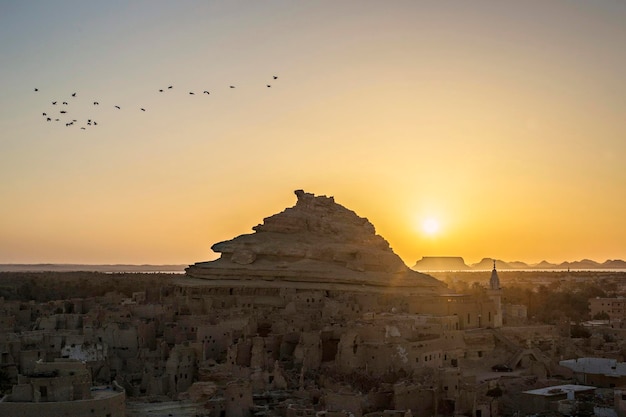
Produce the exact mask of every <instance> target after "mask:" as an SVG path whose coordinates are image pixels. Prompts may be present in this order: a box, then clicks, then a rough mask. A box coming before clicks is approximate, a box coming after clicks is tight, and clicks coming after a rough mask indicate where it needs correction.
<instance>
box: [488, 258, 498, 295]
mask: <svg viewBox="0 0 626 417" xmlns="http://www.w3.org/2000/svg"><path fill="white" fill-rule="evenodd" d="M489 289H490V290H499V289H500V278H499V277H498V271H496V260H495V259H494V260H493V271H491V279H490V280H489Z"/></svg>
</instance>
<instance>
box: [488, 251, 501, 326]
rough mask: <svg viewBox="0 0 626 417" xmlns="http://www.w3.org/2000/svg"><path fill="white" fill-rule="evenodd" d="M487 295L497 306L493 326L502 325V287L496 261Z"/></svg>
mask: <svg viewBox="0 0 626 417" xmlns="http://www.w3.org/2000/svg"><path fill="white" fill-rule="evenodd" d="M487 296H488V297H489V299H490V300H491V301H493V304H494V306H495V308H496V312H495V315H494V317H493V327H495V328H498V327H502V288H500V278H499V277H498V271H496V261H495V260H494V261H493V271H491V278H490V279H489V288H488V289H487Z"/></svg>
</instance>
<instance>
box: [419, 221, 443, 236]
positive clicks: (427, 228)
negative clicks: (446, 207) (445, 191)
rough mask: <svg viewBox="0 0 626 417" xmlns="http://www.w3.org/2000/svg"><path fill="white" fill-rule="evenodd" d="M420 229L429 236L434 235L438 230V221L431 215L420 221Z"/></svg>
mask: <svg viewBox="0 0 626 417" xmlns="http://www.w3.org/2000/svg"><path fill="white" fill-rule="evenodd" d="M422 230H423V231H424V233H426V234H427V235H429V236H433V235H436V234H437V232H438V231H439V222H438V221H437V219H435V218H433V217H429V218H427V219H426V220H424V221H423V222H422Z"/></svg>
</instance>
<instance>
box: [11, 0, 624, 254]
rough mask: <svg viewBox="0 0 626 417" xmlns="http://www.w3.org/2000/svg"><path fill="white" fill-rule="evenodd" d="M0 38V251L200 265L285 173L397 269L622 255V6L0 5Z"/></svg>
mask: <svg viewBox="0 0 626 417" xmlns="http://www.w3.org/2000/svg"><path fill="white" fill-rule="evenodd" d="M0 39H2V42H0V60H1V65H0V263H85V264H115V263H131V264H192V263H195V262H200V261H205V260H211V259H215V258H216V257H217V256H218V254H215V253H213V252H212V251H211V246H212V245H213V244H214V243H217V242H220V241H223V240H228V239H232V238H234V237H236V236H238V235H241V234H244V233H251V232H252V227H253V226H255V225H257V224H259V223H262V222H263V218H265V217H268V216H271V215H273V214H275V213H278V212H280V211H282V210H284V209H285V208H287V207H291V206H293V205H294V204H295V202H296V197H295V195H294V194H293V191H294V190H297V189H304V190H305V191H307V192H311V193H315V194H316V195H326V196H334V198H335V201H336V202H337V203H339V204H341V205H343V206H345V207H347V208H349V209H351V210H354V211H355V212H356V213H357V214H358V215H359V216H361V217H367V218H368V219H369V220H370V222H371V223H372V224H374V226H375V227H376V231H377V233H378V234H380V235H381V236H383V237H384V238H385V239H387V241H388V242H389V243H390V246H391V247H392V248H393V250H394V251H395V252H396V253H397V254H398V255H399V256H400V257H401V258H402V259H403V260H404V261H405V263H406V264H407V265H409V266H412V265H413V264H415V262H416V261H417V260H419V259H421V258H422V257H424V256H462V257H463V258H464V259H465V261H466V263H468V264H470V263H475V262H478V261H480V260H481V259H482V258H485V257H490V258H497V259H502V260H505V261H516V260H517V261H524V262H528V263H538V262H540V261H542V260H547V261H549V262H555V263H558V262H563V261H573V260H580V259H584V258H588V259H593V260H596V261H599V262H603V261H605V260H607V259H626V214H625V213H626V164H625V163H624V161H625V156H626V123H625V122H624V120H626V48H625V47H624V45H626V2H625V1H623V0H606V1H602V0H598V1H588V0H551V1H544V0H529V1H509V2H502V1H495V0H494V1H483V0H472V1H467V0H450V1H441V0H432V1H420V0H411V1H384V2H383V1H370V0H359V1H351V0H344V1H334V0H333V1H331V0H323V1H304V0H267V1H257V0H249V1H236V0H233V1H184V0H183V1H176V2H174V1H163V0H150V1H148V0H144V1H140V0H135V1H121V0H111V1H106V2H103V1H82V0H76V1H68V0H58V1H54V2H51V1H47V0H39V1H37V0H28V1H9V0H0ZM274 77H278V78H276V79H275V78H274ZM268 84H269V85H271V87H267V85H268ZM169 86H172V88H171V89H170V88H168V87H169ZM230 86H233V87H235V88H230ZM35 89H37V90H38V91H35ZM160 89H163V90H164V91H163V92H160V91H159V90H160ZM204 91H208V92H209V94H206V93H203V92H204ZM190 92H193V93H194V94H193V95H192V94H189V93H190ZM73 93H76V96H74V97H73V96H72V94H73ZM54 101H56V102H57V104H56V105H53V104H52V102H54ZM63 102H67V103H68V104H67V105H63V104H62V103H63ZM94 102H98V103H99V104H98V105H94V104H93V103H94ZM115 106H118V107H119V109H118V108H116V107H115ZM142 108H143V109H145V111H142V110H141V109H142ZM61 111H65V112H66V113H60V112H61ZM43 113H46V116H44V115H43ZM48 117H50V119H51V120H50V121H47V118H48ZM56 119H59V120H58V121H56ZM73 120H76V122H72V121H73ZM94 122H95V123H94ZM66 124H69V125H67V126H66ZM83 128H84V129H83Z"/></svg>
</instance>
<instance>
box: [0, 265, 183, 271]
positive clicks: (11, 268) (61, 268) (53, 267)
mask: <svg viewBox="0 0 626 417" xmlns="http://www.w3.org/2000/svg"><path fill="white" fill-rule="evenodd" d="M188 266H189V265H125V264H119V265H81V264H0V272H73V271H87V272H137V273H141V272H174V273H180V272H184V271H185V268H187V267H188Z"/></svg>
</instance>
